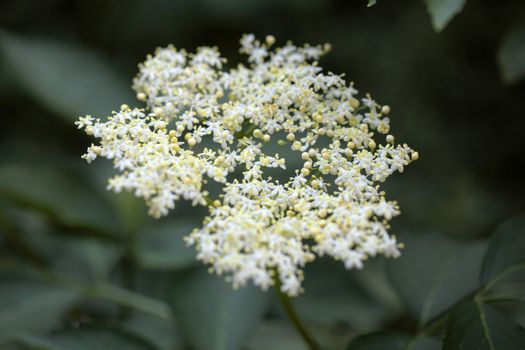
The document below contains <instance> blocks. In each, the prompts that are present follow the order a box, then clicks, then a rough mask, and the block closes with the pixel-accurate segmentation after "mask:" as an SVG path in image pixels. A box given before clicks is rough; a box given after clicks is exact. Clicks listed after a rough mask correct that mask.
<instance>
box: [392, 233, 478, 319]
mask: <svg viewBox="0 0 525 350" xmlns="http://www.w3.org/2000/svg"><path fill="white" fill-rule="evenodd" d="M400 241H401V242H404V243H405V246H406V248H405V249H404V250H403V251H402V255H401V257H400V258H399V259H397V260H395V261H392V262H390V263H389V264H387V266H388V271H389V276H390V279H391V281H392V283H393V285H394V286H395V287H396V289H397V290H398V291H399V293H400V295H401V297H402V298H403V300H404V302H405V304H406V306H407V307H408V311H410V313H411V314H412V315H413V316H414V317H415V318H416V319H417V320H418V321H419V323H420V325H424V324H425V323H427V322H428V321H429V320H431V319H432V318H434V317H435V316H437V315H439V314H440V313H442V312H444V311H445V310H447V309H448V308H449V307H450V306H452V305H453V304H455V303H456V302H457V301H459V300H460V299H461V298H463V297H464V296H466V295H467V294H469V293H471V292H473V291H474V290H476V289H477V288H478V287H479V277H478V276H479V270H480V267H481V262H482V258H483V254H484V251H485V244H483V243H480V242H458V241H455V240H453V239H451V238H448V237H447V236H444V235H440V234H436V233H426V234H418V235H405V236H402V237H401V238H400Z"/></svg>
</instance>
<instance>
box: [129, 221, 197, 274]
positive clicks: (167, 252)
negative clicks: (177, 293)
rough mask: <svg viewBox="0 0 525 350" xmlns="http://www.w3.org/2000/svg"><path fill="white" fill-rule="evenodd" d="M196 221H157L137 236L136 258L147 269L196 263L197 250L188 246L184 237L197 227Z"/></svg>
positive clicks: (172, 267)
mask: <svg viewBox="0 0 525 350" xmlns="http://www.w3.org/2000/svg"><path fill="white" fill-rule="evenodd" d="M196 225H198V224H196V223H195V221H191V220H184V219H179V220H174V221H162V222H160V223H156V224H155V225H154V226H151V227H149V228H147V229H145V230H144V231H143V232H140V233H139V235H138V237H137V247H136V251H135V258H136V260H137V262H138V264H139V265H140V266H141V267H143V268H147V269H156V270H173V269H183V268H186V267H189V266H192V265H194V264H195V263H196V259H195V251H194V250H193V249H191V248H188V247H187V246H186V244H185V243H184V240H183V237H184V236H186V235H188V234H189V233H191V231H192V230H193V229H194V228H195V227H196Z"/></svg>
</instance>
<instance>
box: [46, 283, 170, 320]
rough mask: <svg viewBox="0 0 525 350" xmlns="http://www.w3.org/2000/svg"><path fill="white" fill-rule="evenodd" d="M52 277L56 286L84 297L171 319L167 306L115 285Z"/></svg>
mask: <svg viewBox="0 0 525 350" xmlns="http://www.w3.org/2000/svg"><path fill="white" fill-rule="evenodd" d="M52 277H53V278H52V280H53V281H55V282H56V283H57V284H58V285H61V286H64V288H67V289H70V290H73V291H77V292H78V293H80V294H81V295H83V296H85V297H90V298H97V299H101V300H105V301H110V302H113V303H115V304H118V305H122V306H126V307H129V308H131V309H134V310H137V311H142V312H145V313H148V314H150V315H153V316H156V317H159V318H162V319H166V320H170V319H171V318H172V313H171V310H170V308H169V307H168V305H166V304H164V303H162V302H161V301H158V300H155V299H152V298H149V297H147V296H144V295H142V294H139V293H136V292H133V291H131V290H128V289H124V288H121V287H119V286H117V285H113V284H111V283H104V282H97V283H90V282H84V281H82V280H80V279H77V278H74V277H70V276H64V275H59V274H55V275H53V276H52Z"/></svg>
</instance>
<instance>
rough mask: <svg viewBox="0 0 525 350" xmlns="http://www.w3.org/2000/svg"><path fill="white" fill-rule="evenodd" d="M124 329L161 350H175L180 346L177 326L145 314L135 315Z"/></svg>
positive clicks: (127, 321) (128, 320) (125, 324)
mask: <svg viewBox="0 0 525 350" xmlns="http://www.w3.org/2000/svg"><path fill="white" fill-rule="evenodd" d="M122 328H123V329H125V330H127V331H129V332H132V333H134V334H137V335H139V336H140V337H142V338H144V339H145V340H147V341H148V342H149V343H151V344H153V345H155V346H156V347H157V348H158V349H159V350H174V349H177V348H178V347H179V346H178V345H179V342H178V339H177V331H176V329H175V324H174V323H173V322H172V321H171V320H163V319H160V318H158V317H155V316H151V315H148V314H145V313H137V312H136V313H134V314H133V315H132V316H131V318H129V319H127V320H126V321H125V322H124V324H123V325H122Z"/></svg>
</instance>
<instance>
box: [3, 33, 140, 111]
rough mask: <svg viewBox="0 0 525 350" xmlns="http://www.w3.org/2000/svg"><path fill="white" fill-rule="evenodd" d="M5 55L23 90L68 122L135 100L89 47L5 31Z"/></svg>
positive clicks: (4, 60) (6, 63) (7, 63)
mask: <svg viewBox="0 0 525 350" xmlns="http://www.w3.org/2000/svg"><path fill="white" fill-rule="evenodd" d="M0 55H1V57H2V58H3V62H4V65H6V66H7V69H8V70H9V72H10V73H11V74H12V75H13V76H14V79H16V81H17V82H18V83H19V84H20V85H21V87H22V88H23V89H25V90H26V91H27V92H28V93H30V94H31V95H33V97H34V98H36V99H37V100H39V101H40V102H41V103H43V104H45V105H46V106H47V107H48V108H50V109H51V110H53V111H54V112H56V113H57V114H58V115H59V116H62V117H64V118H65V119H66V120H68V121H74V120H75V119H77V118H78V116H79V115H83V114H94V115H108V114H109V113H110V112H111V111H112V110H115V109H116V108H117V107H118V106H119V105H120V104H122V103H124V102H126V101H132V99H131V98H132V95H131V93H130V91H131V90H130V89H129V88H128V87H127V86H126V84H123V83H122V82H121V81H120V79H119V77H118V76H117V75H116V74H115V72H114V71H113V69H112V68H111V66H110V65H109V64H108V63H107V62H105V60H104V59H102V57H100V55H98V54H97V53H95V52H92V51H90V50H89V49H87V48H84V47H80V46H78V45H75V44H72V43H65V42H59V41H54V40H45V39H27V38H22V37H18V36H13V35H10V34H7V33H5V32H0Z"/></svg>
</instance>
